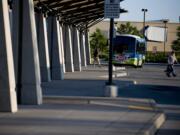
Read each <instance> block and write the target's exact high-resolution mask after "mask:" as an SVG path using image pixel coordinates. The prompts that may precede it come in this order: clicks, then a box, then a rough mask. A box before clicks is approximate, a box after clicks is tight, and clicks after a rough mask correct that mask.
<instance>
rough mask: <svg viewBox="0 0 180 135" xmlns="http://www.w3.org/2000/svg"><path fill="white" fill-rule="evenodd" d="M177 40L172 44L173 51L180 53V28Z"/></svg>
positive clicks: (179, 27) (179, 28) (178, 28)
mask: <svg viewBox="0 0 180 135" xmlns="http://www.w3.org/2000/svg"><path fill="white" fill-rule="evenodd" d="M176 35H177V39H176V40H174V41H173V42H172V49H173V50H175V51H180V26H178V27H177V34H176Z"/></svg>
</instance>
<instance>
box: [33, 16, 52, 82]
mask: <svg viewBox="0 0 180 135" xmlns="http://www.w3.org/2000/svg"><path fill="white" fill-rule="evenodd" d="M36 26H37V37H38V52H39V60H40V73H41V81H42V82H49V81H50V80H51V78H50V62H49V48H48V40H47V26H46V18H45V17H44V15H43V14H40V13H39V14H36Z"/></svg>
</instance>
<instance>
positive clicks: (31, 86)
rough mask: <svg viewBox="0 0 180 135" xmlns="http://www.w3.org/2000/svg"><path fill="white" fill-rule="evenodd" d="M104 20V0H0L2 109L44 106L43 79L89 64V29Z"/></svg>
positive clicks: (78, 69)
mask: <svg viewBox="0 0 180 135" xmlns="http://www.w3.org/2000/svg"><path fill="white" fill-rule="evenodd" d="M121 1H123V0H120V2H121ZM122 12H124V10H123V9H120V13H122ZM103 19H104V0H1V1H0V33H1V34H0V44H1V47H0V65H1V67H0V111H5V112H16V111H17V104H18V103H19V104H24V105H39V104H42V89H41V82H50V81H51V80H63V79H64V73H65V72H74V71H81V67H82V66H87V64H90V47H89V40H88V28H90V27H91V26H93V25H95V24H97V23H98V22H100V21H102V20H103Z"/></svg>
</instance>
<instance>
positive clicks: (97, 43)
mask: <svg viewBox="0 0 180 135" xmlns="http://www.w3.org/2000/svg"><path fill="white" fill-rule="evenodd" d="M90 46H91V52H92V55H91V56H93V52H94V50H95V49H97V50H98V51H99V52H98V54H100V55H107V54H108V53H107V52H108V46H107V38H106V37H105V36H104V35H103V34H102V32H101V30H100V29H98V28H97V29H96V31H95V32H94V33H92V34H91V35H90Z"/></svg>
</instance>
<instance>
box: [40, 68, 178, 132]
mask: <svg viewBox="0 0 180 135" xmlns="http://www.w3.org/2000/svg"><path fill="white" fill-rule="evenodd" d="M165 68H166V66H165V65H145V66H144V67H143V68H132V67H127V68H126V72H127V73H128V76H127V77H120V78H115V79H114V82H116V84H117V85H118V86H119V96H120V97H128V98H129V97H133V98H150V99H154V100H155V101H156V102H157V103H158V106H160V107H161V108H162V109H163V110H164V112H165V113H166V115H167V121H166V122H165V124H164V125H163V126H162V128H161V129H160V130H159V132H158V133H157V135H180V66H177V67H175V69H176V72H177V74H178V76H177V77H170V78H169V77H167V76H166V75H165V72H164V70H165ZM119 72H122V71H117V73H119ZM107 75H108V73H107V67H98V68H97V67H96V68H94V67H93V66H91V67H88V68H85V69H84V71H83V72H75V73H66V74H65V80H63V81H54V82H52V83H51V84H47V83H44V84H42V86H43V93H44V95H61V96H100V97H101V96H104V86H105V82H106V81H107ZM134 82H135V83H136V84H135V85H134V84H133V83H134ZM49 88H50V89H49Z"/></svg>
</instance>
